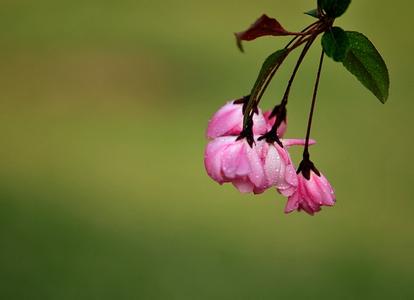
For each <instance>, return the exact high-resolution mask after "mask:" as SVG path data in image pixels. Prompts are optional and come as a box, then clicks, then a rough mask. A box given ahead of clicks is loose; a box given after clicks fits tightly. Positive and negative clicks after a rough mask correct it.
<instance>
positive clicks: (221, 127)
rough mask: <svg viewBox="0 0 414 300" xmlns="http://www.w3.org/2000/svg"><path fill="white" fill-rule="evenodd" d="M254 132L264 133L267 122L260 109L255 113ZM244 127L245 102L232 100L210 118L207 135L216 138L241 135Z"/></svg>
mask: <svg viewBox="0 0 414 300" xmlns="http://www.w3.org/2000/svg"><path fill="white" fill-rule="evenodd" d="M253 124H254V125H253V134H258V135H260V134H264V133H265V132H266V130H267V123H266V120H265V118H264V116H263V114H262V111H261V110H260V109H258V110H257V114H256V113H255V114H254V115H253ZM242 129H243V103H238V102H237V101H231V102H228V103H226V104H225V105H224V106H223V107H221V108H220V109H219V110H218V111H217V112H216V113H215V114H214V115H213V117H212V118H211V119H210V121H209V123H208V127H207V133H206V135H207V137H208V138H210V139H214V138H217V137H221V136H229V135H239V134H240V133H241V131H242Z"/></svg>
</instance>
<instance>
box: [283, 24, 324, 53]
mask: <svg viewBox="0 0 414 300" xmlns="http://www.w3.org/2000/svg"><path fill="white" fill-rule="evenodd" d="M319 23H320V21H319V20H318V21H316V22H314V23H312V24H310V25H309V26H306V27H305V28H304V29H302V31H301V33H304V34H303V35H297V36H295V37H294V38H293V39H292V40H291V41H290V42H289V43H288V44H287V45H286V46H285V49H287V48H289V46H290V45H292V44H293V43H294V42H295V40H297V39H298V38H300V37H303V36H304V35H306V34H307V33H308V32H306V31H308V30H309V29H311V28H312V29H313V27H315V26H316V25H318V24H319ZM309 31H311V30H309Z"/></svg>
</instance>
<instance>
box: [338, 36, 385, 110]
mask: <svg viewBox="0 0 414 300" xmlns="http://www.w3.org/2000/svg"><path fill="white" fill-rule="evenodd" d="M346 34H347V36H348V39H349V46H350V47H349V51H348V54H347V56H346V58H345V59H344V61H343V65H344V66H345V68H347V69H348V71H349V72H351V73H352V74H354V75H355V76H356V77H357V78H358V80H359V81H360V82H361V83H362V84H363V85H364V86H365V87H366V88H367V89H369V90H370V91H371V92H372V93H373V94H374V95H375V96H377V98H378V99H379V100H380V101H381V102H382V103H385V102H386V101H387V99H388V90H389V86H390V78H389V75H388V69H387V65H386V64H385V62H384V60H383V59H382V57H381V55H380V54H379V52H378V51H377V49H376V48H375V46H374V45H373V44H372V43H371V42H370V40H369V39H368V38H367V37H365V36H364V35H363V34H362V33H359V32H355V31H347V32H346Z"/></svg>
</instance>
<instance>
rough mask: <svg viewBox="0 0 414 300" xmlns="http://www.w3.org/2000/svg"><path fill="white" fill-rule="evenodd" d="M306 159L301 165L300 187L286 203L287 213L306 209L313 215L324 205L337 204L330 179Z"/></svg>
mask: <svg viewBox="0 0 414 300" xmlns="http://www.w3.org/2000/svg"><path fill="white" fill-rule="evenodd" d="M304 161H305V163H304ZM304 161H302V163H301V166H300V167H299V174H298V177H297V178H298V188H297V190H296V192H295V193H294V194H293V195H291V196H290V197H289V198H288V201H287V203H286V207H285V212H286V213H290V212H292V211H294V210H298V211H301V210H304V211H306V212H307V213H308V214H310V215H313V214H315V213H316V212H318V211H320V210H321V207H322V206H333V205H334V204H335V194H334V190H333V189H332V187H331V185H330V183H329V182H328V180H327V179H326V178H325V176H324V175H323V174H321V173H320V172H319V171H318V170H317V169H316V168H315V167H314V166H313V163H312V162H310V161H306V160H304ZM301 167H302V169H301Z"/></svg>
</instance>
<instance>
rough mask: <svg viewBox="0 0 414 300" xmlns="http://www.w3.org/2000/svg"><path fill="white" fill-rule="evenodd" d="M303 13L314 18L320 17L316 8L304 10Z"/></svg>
mask: <svg viewBox="0 0 414 300" xmlns="http://www.w3.org/2000/svg"><path fill="white" fill-rule="evenodd" d="M304 14H305V15H308V16H311V17H314V18H317V19H319V18H320V17H321V14H320V12H319V10H318V9H317V8H315V9H311V10H309V11H307V12H305V13H304Z"/></svg>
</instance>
